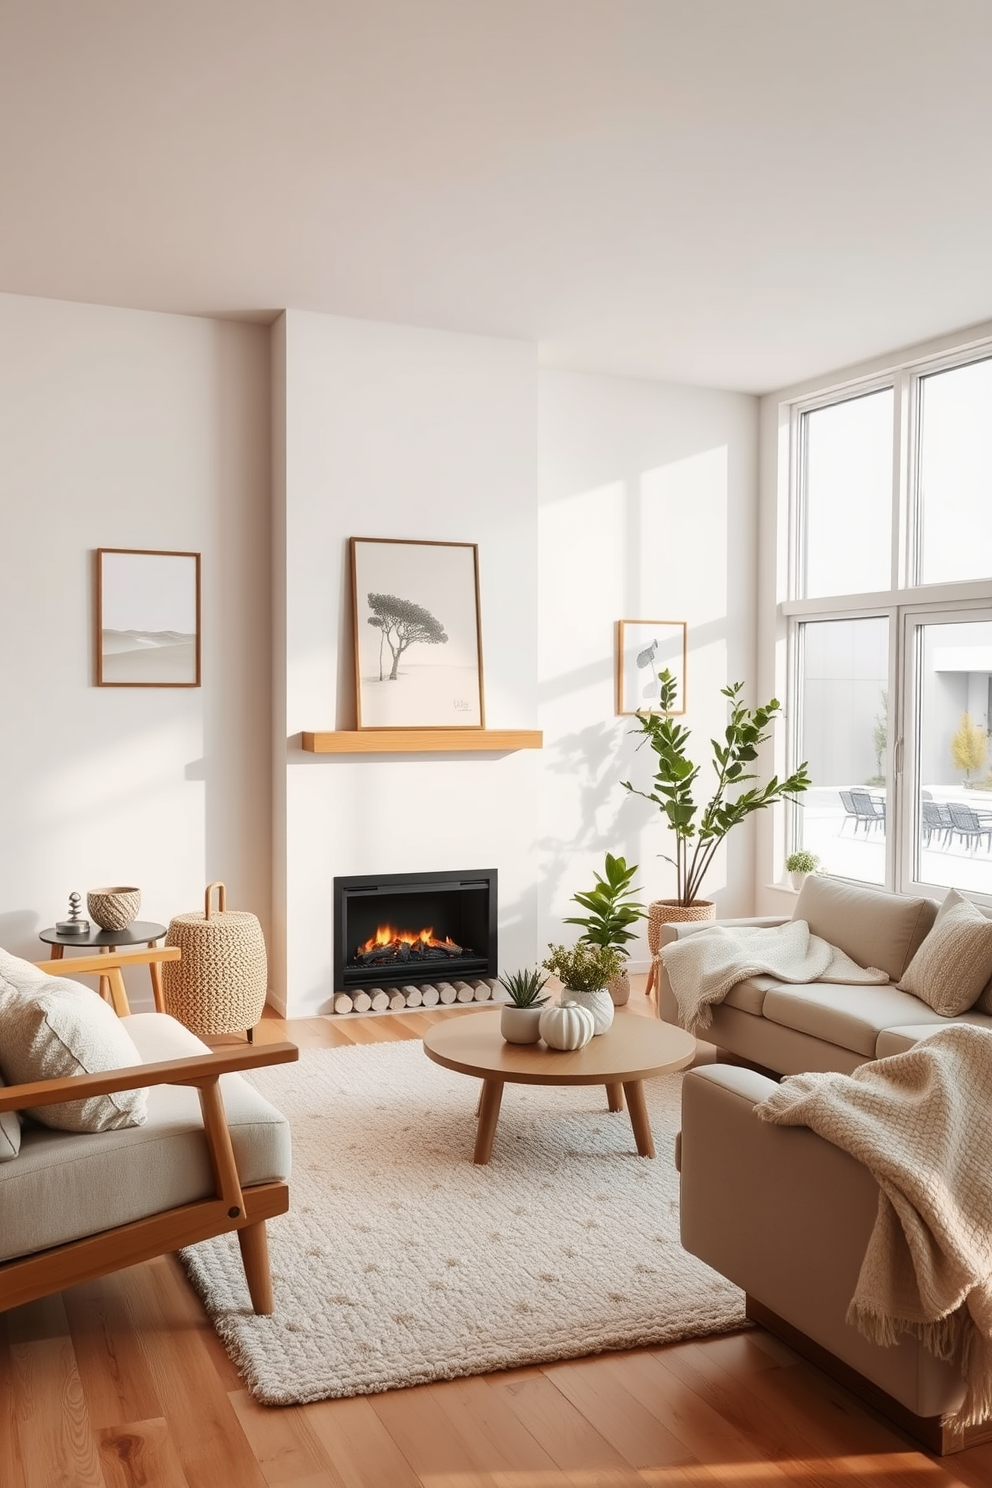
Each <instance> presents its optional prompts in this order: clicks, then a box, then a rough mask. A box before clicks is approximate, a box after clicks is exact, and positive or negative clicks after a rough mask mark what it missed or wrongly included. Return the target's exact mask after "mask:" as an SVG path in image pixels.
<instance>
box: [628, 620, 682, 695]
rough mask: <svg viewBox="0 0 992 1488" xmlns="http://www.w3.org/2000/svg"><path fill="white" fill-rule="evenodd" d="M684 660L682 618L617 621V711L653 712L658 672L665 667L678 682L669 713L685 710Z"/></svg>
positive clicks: (657, 687)
mask: <svg viewBox="0 0 992 1488" xmlns="http://www.w3.org/2000/svg"><path fill="white" fill-rule="evenodd" d="M686 660H687V626H686V622H685V621H684V620H618V621H617V712H618V713H620V714H624V715H626V714H630V713H651V712H656V711H657V708H658V701H659V686H658V673H659V672H663V671H664V670H665V668H666V667H667V668H668V670H669V671H670V672H671V674H672V676H673V677H674V678H675V681H676V684H677V691H676V694H675V707H674V708H672V709H671V712H672V713H684V712H685V673H686Z"/></svg>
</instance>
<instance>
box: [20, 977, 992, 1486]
mask: <svg viewBox="0 0 992 1488" xmlns="http://www.w3.org/2000/svg"><path fill="white" fill-rule="evenodd" d="M641 985H643V979H642V980H641ZM465 1011H469V1010H468V1009H466V1010H465ZM649 1012H650V1005H649V1004H648V1002H647V999H646V998H645V997H644V996H643V993H642V992H641V990H640V987H639V986H635V990H634V992H633V993H632V996H631V1001H630V1005H629V1008H628V1009H627V1010H625V1012H624V1013H623V1014H622V1016H628V1017H629V1016H638V1015H643V1014H646V1013H649ZM459 1015H460V1014H459V1012H458V1011H451V1010H445V1012H443V1013H441V1014H438V1013H437V1012H435V1011H431V1012H421V1013H412V1014H402V1015H399V1014H397V1015H391V1016H390V1015H384V1016H381V1017H364V1018H360V1017H350V1018H347V1019H344V1018H342V1019H333V1018H327V1019H324V1018H314V1019H307V1020H301V1021H292V1022H288V1023H286V1022H283V1021H282V1020H281V1019H279V1018H276V1017H266V1019H265V1021H264V1023H263V1025H262V1026H261V1028H260V1029H259V1032H258V1034H257V1037H260V1038H267V1039H280V1038H283V1037H289V1038H292V1039H294V1040H295V1041H296V1042H297V1043H299V1044H301V1045H307V1046H314V1045H329V1044H341V1043H372V1042H376V1041H380V1040H390V1039H404V1038H416V1037H419V1036H420V1035H422V1033H423V1031H424V1029H425V1028H426V1027H427V1026H428V1025H429V1024H430V1023H431V1022H433V1021H434V1020H435V1019H436V1018H437V1017H438V1016H443V1017H457V1016H459ZM704 1057H705V1054H704ZM658 1160H659V1161H665V1160H667V1157H666V1154H663V1153H659V1158H658ZM714 1483H722V1484H725V1485H727V1484H730V1485H740V1488H780V1485H783V1484H788V1483H796V1484H803V1485H804V1488H837V1485H842V1484H843V1485H856V1484H869V1485H876V1488H951V1485H966V1488H988V1485H990V1484H992V1447H977V1448H973V1449H972V1450H971V1451H969V1452H963V1453H960V1454H959V1455H958V1456H956V1457H951V1458H945V1459H944V1460H943V1461H942V1462H938V1461H936V1460H934V1459H933V1458H930V1457H928V1456H927V1455H926V1454H925V1453H924V1452H922V1451H920V1450H918V1449H917V1448H916V1447H915V1446H914V1445H913V1444H912V1443H911V1442H910V1440H909V1439H908V1438H906V1437H903V1436H901V1435H900V1434H899V1433H898V1432H897V1431H896V1430H895V1429H894V1428H892V1427H890V1426H888V1425H887V1424H885V1423H884V1422H883V1421H882V1420H881V1418H879V1417H876V1416H874V1415H873V1414H872V1413H871V1412H870V1411H869V1410H867V1409H866V1408H865V1407H863V1406H862V1405H860V1404H859V1403H858V1402H857V1401H856V1400H855V1399H854V1398H853V1397H852V1396H850V1395H848V1394H847V1393H846V1392H845V1391H844V1390H843V1389H842V1388H841V1387H840V1386H839V1385H835V1384H834V1383H833V1382H832V1381H830V1380H829V1379H827V1378H826V1376H824V1375H821V1374H820V1373H819V1372H818V1371H817V1370H815V1369H813V1368H812V1367H811V1366H810V1365H808V1364H805V1363H804V1362H802V1361H801V1360H799V1359H798V1358H797V1357H796V1356H795V1355H794V1354H792V1353H791V1352H790V1351H789V1350H788V1349H786V1348H784V1347H783V1346H782V1345H780V1344H779V1343H777V1342H776V1341H775V1340H774V1339H772V1338H770V1337H768V1336H767V1335H765V1334H762V1333H760V1332H759V1331H757V1330H755V1331H753V1332H749V1333H741V1334H736V1335H733V1336H730V1337H725V1338H713V1339H704V1340H701V1341H696V1342H691V1343H683V1344H671V1345H668V1346H666V1347H663V1348H646V1349H636V1350H633V1351H632V1352H629V1353H623V1354H609V1355H605V1354H604V1355H599V1356H597V1357H594V1358H590V1359H582V1360H577V1361H573V1362H569V1363H563V1364H552V1365H548V1366H546V1367H544V1368H531V1369H522V1370H514V1371H512V1372H509V1373H505V1374H491V1375H483V1376H477V1377H474V1378H471V1379H464V1380H452V1381H449V1382H445V1383H443V1384H438V1385H426V1386H419V1387H417V1388H415V1389H411V1390H402V1391H394V1392H392V1393H389V1394H385V1395H375V1396H363V1397H359V1398H356V1399H353V1400H337V1401H323V1402H320V1403H318V1404H316V1405H308V1406H301V1407H291V1408H285V1409H271V1408H267V1407H264V1406H259V1405H257V1404H255V1402H254V1401H253V1400H252V1398H251V1396H250V1395H249V1394H248V1393H247V1391H246V1390H245V1389H244V1387H243V1385H242V1382H241V1381H240V1379H239V1378H238V1376H237V1374H236V1373H235V1371H234V1368H233V1366H232V1365H231V1363H230V1361H229V1360H228V1358H227V1355H226V1353H225V1352H224V1349H223V1347H222V1345H221V1344H220V1342H219V1340H218V1339H217V1337H216V1335H215V1333H214V1331H213V1329H212V1328H211V1327H210V1326H209V1325H208V1323H207V1321H206V1319H205V1317H204V1314H203V1309H202V1307H201V1306H200V1303H199V1302H198V1300H197V1298H196V1297H195V1296H194V1294H193V1292H192V1290H191V1288H190V1286H189V1285H188V1283H187V1281H186V1279H185V1276H184V1274H183V1272H182V1270H181V1268H180V1267H179V1265H178V1263H177V1262H176V1261H175V1259H174V1258H172V1257H165V1258H162V1259H160V1260H158V1261H154V1262H151V1263H150V1264H148V1265H144V1266H136V1267H133V1268H132V1269H131V1270H129V1271H123V1272H119V1273H118V1274H116V1275H115V1276H112V1277H108V1278H105V1279H104V1280H102V1281H99V1282H93V1283H90V1284H88V1285H86V1286H80V1287H75V1288H73V1289H72V1290H70V1291H67V1292H65V1293H63V1294H62V1295H61V1296H57V1297H51V1298H47V1299H45V1300H44V1301H41V1302H37V1303H32V1304H30V1305H29V1306H26V1307H21V1308H17V1309H15V1310H14V1311H12V1312H8V1313H6V1314H4V1315H0V1488H91V1485H92V1488H137V1485H142V1488H228V1485H237V1488H264V1485H266V1484H269V1485H273V1488H276V1485H280V1484H287V1485H293V1488H628V1485H629V1488H683V1485H685V1488H690V1485H691V1488H696V1485H702V1488H705V1485H707V1484H714Z"/></svg>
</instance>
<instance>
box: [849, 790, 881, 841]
mask: <svg viewBox="0 0 992 1488" xmlns="http://www.w3.org/2000/svg"><path fill="white" fill-rule="evenodd" d="M850 794H851V800H852V802H853V803H854V811H855V815H856V816H857V821H856V822H855V823H854V830H855V832H856V831H857V830H858V827H859V825H861V824H862V823H864V829H865V836H866V837H867V835H868V833H869V831H871V830H872V829H873V828H874V827H881V829H882V831H883V832H884V831H885V802H884V801H880V800H879V798H878V797H877V796H871V795H869V794H868V792H867V791H866V790H852V791H851V793H850Z"/></svg>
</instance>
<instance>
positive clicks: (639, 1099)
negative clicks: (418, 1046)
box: [424, 1010, 696, 1163]
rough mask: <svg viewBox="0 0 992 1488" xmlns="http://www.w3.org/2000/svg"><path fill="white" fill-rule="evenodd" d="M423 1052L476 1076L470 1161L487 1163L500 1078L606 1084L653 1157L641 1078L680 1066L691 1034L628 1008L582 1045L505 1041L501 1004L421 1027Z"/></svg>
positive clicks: (691, 1047) (692, 1047) (612, 1105)
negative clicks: (568, 1047)
mask: <svg viewBox="0 0 992 1488" xmlns="http://www.w3.org/2000/svg"><path fill="white" fill-rule="evenodd" d="M424 1053H425V1054H426V1055H427V1057H428V1059H433V1061H434V1063H435V1064H443V1065H444V1067H445V1068H446V1069H451V1070H457V1071H458V1072H459V1074H463V1075H474V1076H475V1077H476V1079H479V1080H482V1082H483V1085H482V1098H481V1100H480V1102H479V1108H478V1117H479V1126H478V1131H477V1133H476V1138H475V1161H476V1162H477V1163H487V1162H488V1161H489V1158H490V1156H491V1154H492V1150H493V1136H494V1135H495V1132H496V1122H497V1121H498V1120H499V1108H500V1102H501V1101H502V1099H503V1086H504V1085H505V1084H506V1083H507V1082H509V1083H510V1084H511V1085H605V1086H606V1098H607V1104H608V1106H609V1109H610V1110H611V1111H622V1110H623V1100H624V1096H626V1098H627V1113H628V1115H629V1116H630V1124H631V1127H632V1129H633V1132H634V1141H635V1142H636V1143H637V1151H638V1153H639V1155H640V1156H641V1157H654V1139H653V1138H652V1136H651V1125H650V1122H649V1121H648V1109H647V1103H646V1102H645V1099H644V1089H643V1086H642V1084H641V1081H642V1080H647V1079H650V1078H651V1076H652V1075H664V1074H666V1073H667V1072H668V1071H669V1070H679V1069H685V1067H686V1065H687V1064H691V1063H692V1060H693V1057H694V1055H695V1053H696V1040H695V1039H694V1038H693V1037H692V1035H691V1034H690V1033H685V1032H684V1031H683V1030H682V1029H681V1028H673V1027H672V1025H671V1024H670V1023H662V1022H660V1021H658V1022H655V1021H653V1020H651V1019H648V1018H639V1017H634V1016H632V1015H630V1014H626V1015H623V1014H621V1016H620V1017H617V1018H614V1020H613V1025H612V1027H611V1028H610V1029H608V1031H607V1032H606V1033H602V1034H600V1035H599V1036H598V1037H597V1038H594V1039H593V1040H592V1042H591V1043H588V1044H586V1046H585V1048H584V1049H575V1050H572V1051H570V1052H567V1053H566V1052H562V1051H559V1050H557V1049H549V1048H548V1046H547V1044H543V1043H541V1044H508V1043H506V1041H505V1040H504V1039H503V1037H502V1035H501V1034H500V1031H499V1011H498V1010H495V1011H490V1012H487V1013H473V1014H472V1015H471V1016H470V1017H466V1018H457V1019H453V1020H452V1021H450V1022H444V1023H436V1024H435V1025H434V1026H433V1027H432V1028H430V1029H429V1030H428V1031H427V1033H425V1034H424Z"/></svg>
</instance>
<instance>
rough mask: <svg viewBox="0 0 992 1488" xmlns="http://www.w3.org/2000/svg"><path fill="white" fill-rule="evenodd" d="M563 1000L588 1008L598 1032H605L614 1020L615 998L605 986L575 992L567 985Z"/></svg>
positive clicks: (562, 996) (562, 995)
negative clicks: (593, 989) (590, 990)
mask: <svg viewBox="0 0 992 1488" xmlns="http://www.w3.org/2000/svg"><path fill="white" fill-rule="evenodd" d="M561 1000H562V1003H569V1002H571V1003H574V1004H576V1005H577V1006H578V1007H584V1008H588V1009H589V1011H590V1012H591V1013H592V1018H593V1022H594V1024H595V1025H596V1032H597V1033H605V1032H606V1030H607V1029H608V1028H609V1026H610V1024H611V1023H612V1022H613V998H612V997H611V996H610V994H609V992H608V991H607V989H606V988H605V987H599V988H597V990H596V991H595V992H575V991H573V989H572V988H571V987H566V988H565V990H564V992H563V993H562V994H561Z"/></svg>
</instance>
